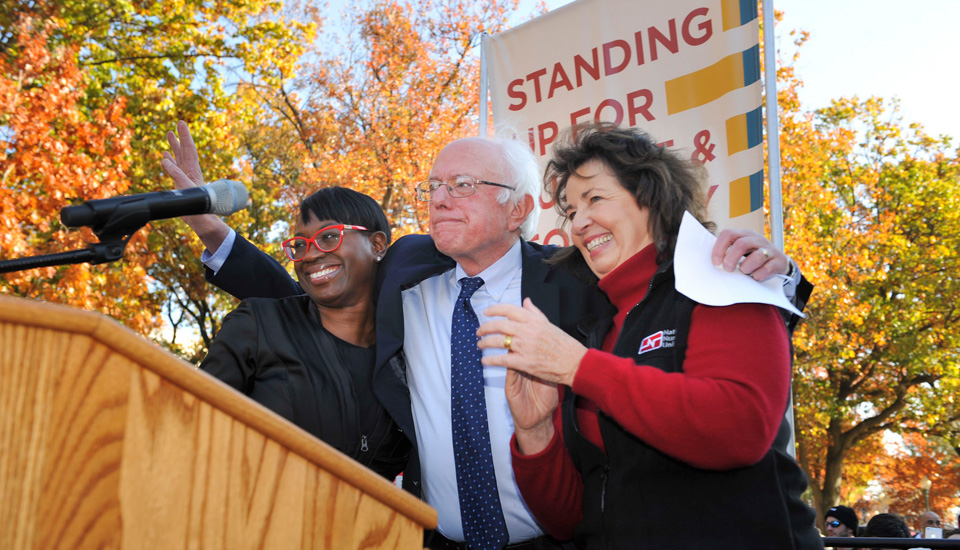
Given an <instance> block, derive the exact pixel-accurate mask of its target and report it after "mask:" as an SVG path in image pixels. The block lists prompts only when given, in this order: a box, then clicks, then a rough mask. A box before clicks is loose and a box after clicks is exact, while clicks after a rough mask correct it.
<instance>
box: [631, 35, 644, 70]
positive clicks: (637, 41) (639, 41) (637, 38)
mask: <svg viewBox="0 0 960 550" xmlns="http://www.w3.org/2000/svg"><path fill="white" fill-rule="evenodd" d="M633 43H634V45H635V46H636V47H637V65H643V63H644V59H643V31H637V32H635V33H633Z"/></svg>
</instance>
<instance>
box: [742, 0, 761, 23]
mask: <svg viewBox="0 0 960 550" xmlns="http://www.w3.org/2000/svg"><path fill="white" fill-rule="evenodd" d="M757 17H759V14H758V13H757V0H740V24H741V25H746V24H747V23H749V22H750V21H753V20H754V19H756V18H757Z"/></svg>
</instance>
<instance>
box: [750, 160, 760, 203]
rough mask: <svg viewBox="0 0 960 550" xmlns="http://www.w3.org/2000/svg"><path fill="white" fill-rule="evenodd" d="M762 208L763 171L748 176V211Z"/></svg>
mask: <svg viewBox="0 0 960 550" xmlns="http://www.w3.org/2000/svg"><path fill="white" fill-rule="evenodd" d="M758 208H763V170H760V171H759V172H757V173H756V174H750V211H751V212H753V211H754V210H756V209H758Z"/></svg>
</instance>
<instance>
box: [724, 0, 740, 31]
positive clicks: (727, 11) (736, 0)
mask: <svg viewBox="0 0 960 550" xmlns="http://www.w3.org/2000/svg"><path fill="white" fill-rule="evenodd" d="M720 11H721V12H722V14H723V30H724V31H729V30H730V29H735V28H737V27H739V26H740V25H741V23H740V0H721V3H720Z"/></svg>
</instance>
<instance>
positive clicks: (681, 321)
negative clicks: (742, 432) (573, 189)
mask: <svg viewBox="0 0 960 550" xmlns="http://www.w3.org/2000/svg"><path fill="white" fill-rule="evenodd" d="M695 306H696V303H695V302H693V301H692V300H690V299H689V298H687V297H685V296H683V295H681V294H680V293H679V292H677V291H676V289H675V288H674V277H673V267H672V262H667V263H665V264H664V265H662V266H661V267H660V269H659V270H658V271H657V274H656V275H655V276H654V277H653V280H652V281H651V285H650V289H649V290H648V292H647V295H646V297H645V298H644V299H643V300H642V301H641V302H640V303H639V304H637V305H636V306H635V307H634V308H633V310H631V311H630V313H629V314H628V315H627V317H626V319H625V321H624V325H623V329H622V330H621V332H620V335H619V336H618V338H617V342H616V344H615V346H614V350H613V353H614V355H617V356H619V357H632V358H634V360H635V361H636V362H637V363H638V364H642V365H649V366H652V367H656V368H659V369H662V370H664V371H667V372H681V371H682V370H683V360H684V356H685V354H686V349H687V336H688V333H689V328H690V316H691V314H692V312H693V309H694V307H695ZM611 325H612V320H611V319H606V320H603V321H601V322H599V323H597V324H596V325H595V326H594V329H593V330H592V331H591V337H590V341H589V344H590V347H594V348H599V347H600V346H601V345H602V342H603V338H604V336H605V334H606V333H607V332H608V331H609V329H610V327H611ZM721 359H722V358H718V360H721ZM574 399H575V396H574V395H573V394H572V392H567V393H566V398H565V400H564V403H563V422H564V424H563V425H564V441H565V442H566V445H567V448H568V450H569V452H570V454H571V455H572V457H573V460H574V462H575V463H576V465H577V467H578V469H579V470H580V472H581V475H582V477H583V484H584V495H583V507H584V518H583V521H582V522H581V523H580V524H579V525H578V526H577V528H576V531H575V539H576V542H577V545H578V546H579V547H581V548H588V549H600V548H603V549H607V548H624V549H642V548H650V549H656V550H670V549H677V550H689V549H697V548H710V549H730V550H745V549H751V548H756V549H764V550H768V549H772V548H776V549H778V550H780V549H782V550H789V549H797V550H798V549H812V548H823V546H822V543H821V540H820V535H819V533H818V532H817V530H816V528H815V527H814V521H815V514H814V511H813V510H812V509H811V508H810V507H809V506H807V505H806V504H804V503H803V502H802V501H801V500H800V495H801V493H803V491H804V490H805V489H806V487H807V482H806V477H805V476H804V474H803V471H802V470H800V468H799V466H798V465H797V463H796V462H795V461H794V460H793V459H792V458H791V457H790V456H789V455H787V454H786V452H784V449H785V448H786V442H787V441H788V440H789V435H790V432H789V424H787V422H786V421H784V422H783V424H782V425H781V427H780V430H779V432H778V434H777V439H776V441H775V442H774V444H773V446H772V447H771V449H770V450H769V451H768V452H767V454H766V455H764V457H763V458H762V459H761V460H760V462H758V463H757V464H754V465H752V466H749V467H745V468H737V469H733V470H725V471H712V470H704V469H701V468H695V467H693V466H690V465H688V464H685V463H683V462H681V461H679V460H677V459H675V458H672V457H670V456H667V455H665V454H663V453H661V452H660V451H658V450H657V449H655V448H653V447H651V446H650V445H648V444H646V443H645V442H643V441H642V440H640V439H639V438H637V437H636V436H634V435H631V434H630V433H628V432H627V431H626V430H624V429H623V428H621V427H620V425H618V424H617V423H616V422H615V421H614V420H613V419H612V418H610V417H609V416H607V415H605V414H604V413H603V412H600V413H599V422H600V432H601V434H602V436H603V441H604V445H605V446H606V454H604V453H603V452H602V451H601V450H600V449H598V448H597V447H596V446H595V445H593V444H592V443H590V442H589V441H588V440H587V439H586V438H585V437H583V435H581V434H580V432H579V430H578V428H577V423H576V407H575V405H574ZM702 414H711V411H709V410H704V411H702ZM744 429H750V427H749V426H745V427H744Z"/></svg>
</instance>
